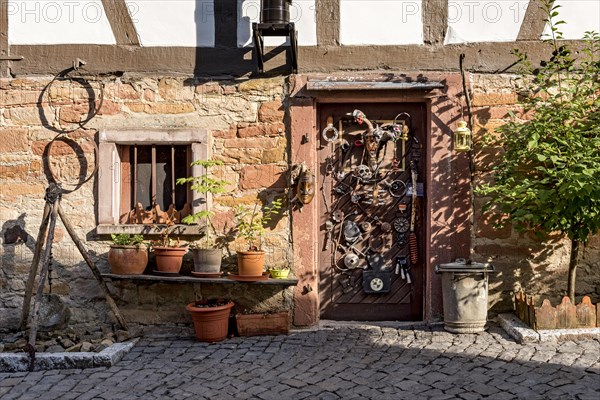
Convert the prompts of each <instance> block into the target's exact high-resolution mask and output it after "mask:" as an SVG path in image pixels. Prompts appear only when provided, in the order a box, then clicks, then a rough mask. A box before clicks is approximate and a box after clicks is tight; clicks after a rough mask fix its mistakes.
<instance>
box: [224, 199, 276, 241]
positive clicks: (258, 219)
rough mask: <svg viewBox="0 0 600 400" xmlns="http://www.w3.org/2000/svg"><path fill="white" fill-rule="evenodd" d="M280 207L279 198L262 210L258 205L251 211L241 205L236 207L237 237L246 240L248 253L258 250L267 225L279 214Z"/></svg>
mask: <svg viewBox="0 0 600 400" xmlns="http://www.w3.org/2000/svg"><path fill="white" fill-rule="evenodd" d="M282 205H283V199H281V198H279V199H275V200H273V202H272V203H271V205H268V206H264V207H262V210H261V209H260V208H259V205H258V204H255V205H254V209H253V210H252V211H250V210H249V209H248V208H247V207H245V206H243V205H239V206H238V207H236V209H235V220H236V226H237V236H238V237H240V238H244V239H245V240H246V242H247V243H248V250H249V251H258V250H260V248H261V244H262V243H261V242H262V238H263V237H264V236H265V234H266V228H267V225H268V224H269V222H270V221H271V220H272V219H273V216H274V215H277V214H279V210H281V207H282Z"/></svg>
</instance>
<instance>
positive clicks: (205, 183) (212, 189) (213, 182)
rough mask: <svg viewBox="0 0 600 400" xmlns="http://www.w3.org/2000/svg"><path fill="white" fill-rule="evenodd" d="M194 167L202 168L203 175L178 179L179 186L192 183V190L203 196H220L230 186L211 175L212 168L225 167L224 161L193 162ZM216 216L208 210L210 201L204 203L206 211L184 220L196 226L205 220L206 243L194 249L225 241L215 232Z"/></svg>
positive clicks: (195, 245)
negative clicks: (213, 222)
mask: <svg viewBox="0 0 600 400" xmlns="http://www.w3.org/2000/svg"><path fill="white" fill-rule="evenodd" d="M191 165H192V166H200V167H202V168H203V173H202V174H200V175H199V176H191V177H188V178H179V179H177V184H178V185H185V184H188V183H190V184H191V185H190V187H191V188H192V190H195V191H196V192H198V193H201V194H204V195H206V194H208V193H210V194H219V193H224V192H225V186H226V185H228V184H229V182H227V181H224V180H221V179H216V178H214V177H212V176H211V175H210V172H209V170H210V168H212V167H214V166H218V165H223V162H222V161H218V160H196V161H194V162H192V164H191ZM213 215H214V213H213V212H212V211H210V210H209V209H208V201H205V202H204V210H200V211H198V212H197V213H194V214H192V215H188V216H186V217H185V218H183V220H182V222H183V223H186V224H194V223H196V222H198V221H199V220H204V222H205V226H206V231H205V234H204V243H202V244H192V247H195V248H206V249H208V248H210V247H212V246H214V245H217V244H219V243H220V242H223V241H219V240H218V239H219V238H218V236H219V235H218V234H217V232H216V231H215V227H214V226H213V224H212V221H211V218H212V216H213ZM211 231H212V233H214V234H215V238H216V239H215V238H212V237H211Z"/></svg>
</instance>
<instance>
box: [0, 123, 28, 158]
mask: <svg viewBox="0 0 600 400" xmlns="http://www.w3.org/2000/svg"><path fill="white" fill-rule="evenodd" d="M28 149H29V139H28V138H27V128H15V127H11V128H0V153H10V152H18V151H27V150H28Z"/></svg>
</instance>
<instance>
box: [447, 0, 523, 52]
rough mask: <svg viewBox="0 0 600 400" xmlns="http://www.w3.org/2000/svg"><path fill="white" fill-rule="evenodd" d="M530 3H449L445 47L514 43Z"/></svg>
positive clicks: (506, 0) (461, 0) (465, 0)
mask: <svg viewBox="0 0 600 400" xmlns="http://www.w3.org/2000/svg"><path fill="white" fill-rule="evenodd" d="M528 4H529V0H501V1H498V0H491V1H487V0H479V1H473V0H450V1H449V3H448V31H447V33H446V44H458V43H474V42H514V41H515V40H517V37H518V36H519V30H520V29H521V24H522V23H523V19H524V18H525V12H526V11H527V6H528Z"/></svg>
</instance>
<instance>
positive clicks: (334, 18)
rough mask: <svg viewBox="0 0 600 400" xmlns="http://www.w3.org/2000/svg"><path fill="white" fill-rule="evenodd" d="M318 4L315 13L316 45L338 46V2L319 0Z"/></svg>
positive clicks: (334, 0) (335, 0) (337, 0)
mask: <svg viewBox="0 0 600 400" xmlns="http://www.w3.org/2000/svg"><path fill="white" fill-rule="evenodd" d="M318 4H319V5H318V6H317V9H316V11H315V12H316V18H317V44H318V45H319V46H339V44H340V2H339V0H321V1H320V2H319V3H318Z"/></svg>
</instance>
